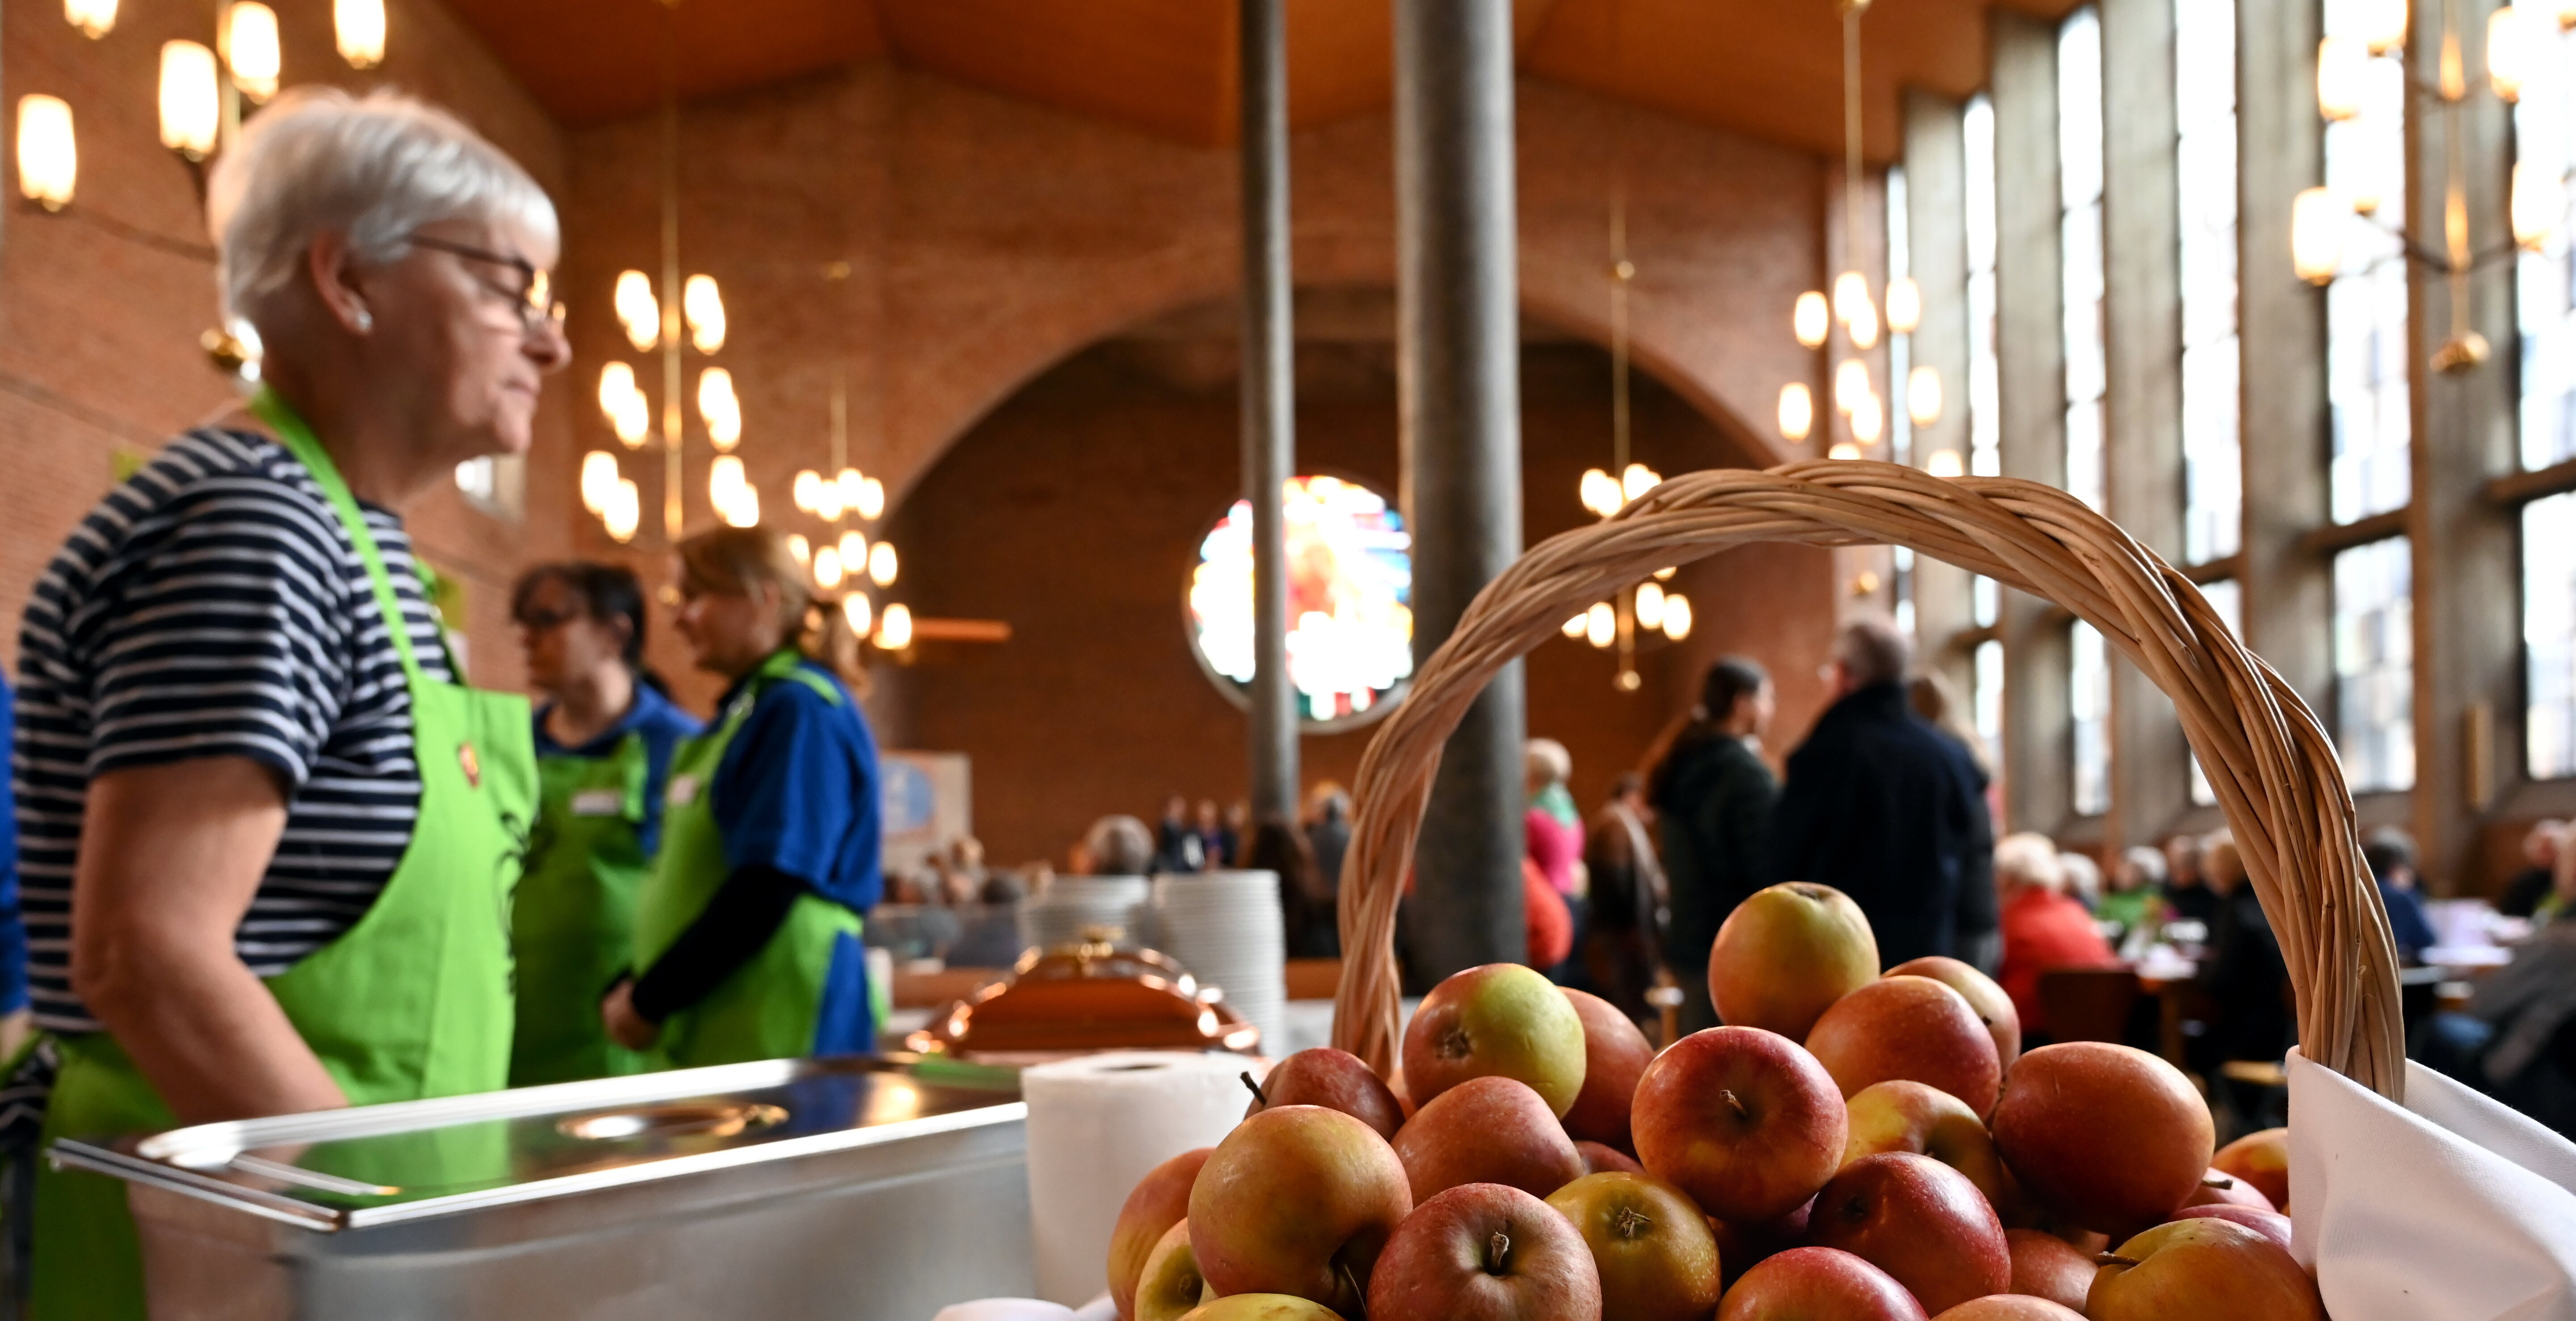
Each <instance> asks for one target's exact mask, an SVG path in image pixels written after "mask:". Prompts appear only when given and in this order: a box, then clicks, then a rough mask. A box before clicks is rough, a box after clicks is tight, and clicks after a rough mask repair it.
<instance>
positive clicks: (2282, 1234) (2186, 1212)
mask: <svg viewBox="0 0 2576 1321" xmlns="http://www.w3.org/2000/svg"><path fill="white" fill-rule="evenodd" d="M2173 1218H2174V1219H2175V1220H2199V1219H2204V1218H2206V1219H2210V1220H2226V1221H2231V1222H2233V1223H2235V1224H2239V1225H2243V1226H2245V1227H2246V1228H2247V1229H2251V1230H2253V1231H2255V1232H2256V1233H2259V1234H2261V1235H2263V1236H2264V1237H2265V1238H2268V1239H2270V1240H2272V1241H2273V1242H2275V1243H2278V1244H2280V1245H2281V1246H2282V1247H2285V1248H2286V1247H2288V1246H2290V1218H2289V1217H2288V1216H2285V1215H2283V1214H2281V1213H2280V1212H2278V1211H2258V1210H2256V1209H2254V1208H2253V1207H2250V1206H2237V1205H2235V1204H2233V1203H2225V1202H2222V1203H2218V1204H2215V1205H2211V1206H2186V1207H2184V1208H2183V1209H2181V1210H2179V1211H2176V1212H2174V1213H2173Z"/></svg>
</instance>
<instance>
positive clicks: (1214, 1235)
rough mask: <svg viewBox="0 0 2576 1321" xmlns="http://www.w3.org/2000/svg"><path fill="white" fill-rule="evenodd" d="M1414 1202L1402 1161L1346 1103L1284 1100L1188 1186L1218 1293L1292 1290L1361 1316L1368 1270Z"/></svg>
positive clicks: (1248, 1125) (1247, 1124) (1204, 1261)
mask: <svg viewBox="0 0 2576 1321" xmlns="http://www.w3.org/2000/svg"><path fill="white" fill-rule="evenodd" d="M1412 1209H1413V1194H1412V1193H1411V1192H1409V1191H1408V1190H1407V1186H1406V1184H1405V1179H1404V1162H1402V1161H1399V1160H1397V1159H1396V1158H1395V1151H1394V1149H1393V1148H1391V1147H1389V1146H1387V1145H1386V1141H1385V1139H1383V1138H1380V1137H1379V1136H1378V1135H1377V1130H1375V1129H1372V1128H1370V1127H1369V1126H1368V1125H1366V1124H1363V1123H1361V1122H1360V1121H1359V1120H1357V1119H1354V1118H1352V1117H1351V1116H1349V1115H1346V1114H1343V1113H1342V1112H1341V1111H1339V1110H1327V1109H1325V1108H1324V1107H1322V1106H1319V1105H1289V1106H1281V1107H1279V1108H1277V1109H1274V1110H1264V1111H1262V1112H1261V1113H1260V1114H1257V1115H1254V1116H1252V1117H1251V1118H1250V1119H1246V1120H1244V1121H1243V1122H1242V1123H1240V1124H1237V1125H1235V1126H1234V1131H1233V1132H1231V1133H1228V1134H1226V1135H1225V1140H1224V1141H1222V1142H1219V1143H1217V1144H1216V1151H1215V1152H1214V1153H1213V1154H1211V1155H1210V1156H1209V1157H1208V1158H1207V1164H1206V1165H1205V1166H1203V1167H1202V1168H1201V1169H1200V1170H1199V1177H1198V1181H1197V1183H1196V1184H1195V1185H1194V1186H1193V1187H1192V1188H1191V1189H1190V1215H1189V1220H1190V1245H1191V1247H1192V1248H1193V1249H1194V1250H1195V1251H1196V1252H1197V1254H1198V1261H1199V1270H1200V1271H1201V1272H1203V1273H1204V1274H1205V1275H1206V1276H1207V1281H1208V1283H1209V1284H1210V1285H1212V1286H1214V1287H1215V1289H1216V1291H1217V1293H1218V1294H1219V1295H1224V1294H1236V1293H1287V1294H1295V1295H1297V1296H1298V1297H1300V1298H1311V1299H1313V1300H1314V1301H1316V1302H1319V1303H1322V1304H1324V1305H1325V1306H1327V1307H1330V1308H1332V1309H1333V1310H1334V1311H1337V1312H1344V1313H1348V1314H1351V1315H1357V1314H1358V1313H1359V1311H1360V1304H1361V1302H1362V1301H1363V1300H1364V1299H1365V1298H1367V1296H1368V1293H1367V1290H1368V1278H1369V1269H1370V1268H1371V1267H1372V1266H1374V1265H1376V1264H1377V1254H1378V1253H1379V1251H1380V1250H1382V1249H1383V1248H1385V1246H1386V1237H1387V1235H1389V1234H1391V1233H1394V1232H1395V1226H1396V1223H1397V1222H1398V1221H1401V1220H1403V1219H1404V1216H1405V1213H1406V1212H1408V1211H1410V1210H1412Z"/></svg>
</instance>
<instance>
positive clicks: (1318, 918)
mask: <svg viewBox="0 0 2576 1321" xmlns="http://www.w3.org/2000/svg"><path fill="white" fill-rule="evenodd" d="M1243 865H1244V866H1245V867H1246V868H1247V869H1249V870H1252V871H1266V872H1272V873H1276V874H1277V875H1278V877H1279V920H1280V926H1281V927H1282V928H1283V929H1284V930H1285V931H1286V932H1287V937H1288V939H1287V945H1288V957H1289V958H1292V959H1330V958H1338V957H1340V955H1341V952H1342V934H1341V926H1340V921H1341V919H1340V915H1339V914H1338V913H1336V912H1335V911H1334V907H1333V891H1332V889H1331V888H1330V887H1329V886H1327V885H1325V883H1324V878H1323V874H1322V873H1321V872H1319V871H1317V870H1316V868H1315V853H1314V850H1312V849H1310V848H1308V847H1307V845H1306V832H1304V831H1302V830H1299V829H1298V828H1297V827H1296V826H1294V825H1291V824H1289V823H1287V822H1284V821H1264V822H1262V823H1261V824H1260V825H1259V826H1256V827H1254V828H1253V831H1252V843H1251V845H1250V846H1249V847H1248V848H1246V849H1245V851H1244V855H1243Z"/></svg>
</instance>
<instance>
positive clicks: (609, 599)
mask: <svg viewBox="0 0 2576 1321" xmlns="http://www.w3.org/2000/svg"><path fill="white" fill-rule="evenodd" d="M510 619H511V621H512V622H513V623H515V624H517V625H518V626H519V645H520V647H521V649H522V650H523V651H524V652H525V653H526V656H527V665H528V686H529V687H530V688H533V689H535V690H536V691H537V692H538V693H539V694H541V695H542V696H543V698H544V699H545V705H544V706H542V707H539V708H538V709H537V713H536V748H537V818H536V821H535V823H534V825H533V826H532V827H531V828H530V830H529V832H528V859H527V871H526V874H525V875H524V876H522V877H521V878H520V881H519V888H518V890H517V891H516V892H515V893H514V894H513V896H512V898H511V901H510V945H511V951H512V953H513V954H514V955H515V957H516V958H517V961H518V1027H517V1031H516V1033H515V1035H514V1036H513V1037H512V1039H511V1043H510V1085H511V1086H513V1087H527V1086H533V1085H535V1084H537V1083H549V1082H572V1081H574V1080H577V1079H582V1078H606V1077H611V1076H614V1075H617V1074H626V1073H637V1072H641V1071H642V1070H643V1068H644V1059H643V1057H642V1056H640V1055H638V1054H636V1053H635V1052H633V1051H630V1050H627V1049H626V1048H625V1047H623V1046H620V1045H618V1044H617V1043H616V1042H614V1041H611V1040H609V1039H608V1032H607V1029H606V1028H604V1027H602V1026H601V1024H600V1021H599V995H600V992H601V991H603V990H606V989H607V987H608V985H609V983H611V982H613V981H615V980H616V978H617V975H618V973H619V972H621V971H622V970H624V969H625V967H626V965H627V963H628V961H629V959H630V958H631V957H632V956H633V949H634V943H635V895H636V891H637V890H638V889H639V888H640V887H641V886H642V885H643V883H644V873H645V872H646V871H647V870H648V869H649V868H650V867H651V866H652V858H653V852H654V849H655V848H656V847H657V846H658V845H659V843H660V837H661V833H662V797H663V790H664V786H665V785H666V784H667V782H668V781H669V778H670V773H671V758H672V755H673V753H674V752H675V751H676V750H677V749H678V747H679V744H680V741H681V740H682V739H685V738H689V737H691V736H693V735H695V734H696V733H697V732H698V722H697V719H696V718H695V717H693V716H691V715H690V714H689V713H688V712H686V711H683V710H681V709H680V708H679V707H677V706H675V705H673V704H672V702H671V699H670V698H669V697H668V696H667V695H666V694H665V693H664V692H663V691H662V683H661V680H660V679H658V678H656V677H655V676H654V675H653V674H652V673H651V672H650V671H648V670H646V669H645V668H644V588H643V585H642V584H641V583H638V582H637V581H636V580H635V575H634V574H633V573H632V572H630V571H628V570H626V569H624V568H621V567H618V566H616V565H613V564H587V563H578V562H575V563H565V564H547V565H541V566H539V567H537V568H534V569H531V570H529V571H528V572H527V574H526V575H525V576H523V577H521V578H520V579H519V583H518V586H517V587H516V588H514V589H512V590H511V593H510Z"/></svg>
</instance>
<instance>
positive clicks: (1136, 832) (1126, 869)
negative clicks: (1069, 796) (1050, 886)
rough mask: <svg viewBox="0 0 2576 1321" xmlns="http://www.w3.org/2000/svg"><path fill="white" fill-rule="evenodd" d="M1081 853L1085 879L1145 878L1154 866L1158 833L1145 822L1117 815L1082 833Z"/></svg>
mask: <svg viewBox="0 0 2576 1321" xmlns="http://www.w3.org/2000/svg"><path fill="white" fill-rule="evenodd" d="M1079 852H1080V854H1081V857H1082V863H1083V865H1082V868H1081V872H1082V874H1083V875H1085V876H1142V875H1144V874H1145V873H1146V871H1147V869H1149V868H1151V867H1152V866H1153V865H1154V834H1153V832H1152V831H1150V830H1147V829H1145V823H1144V822H1142V821H1139V820H1137V819H1136V818H1134V817H1132V816H1127V815H1125V814H1123V813H1113V814H1112V815H1109V816H1104V817H1102V818H1100V819H1099V820H1097V821H1094V822H1092V823H1091V829H1089V830H1086V831H1084V832H1083V833H1082V845H1081V848H1080V850H1079Z"/></svg>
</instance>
